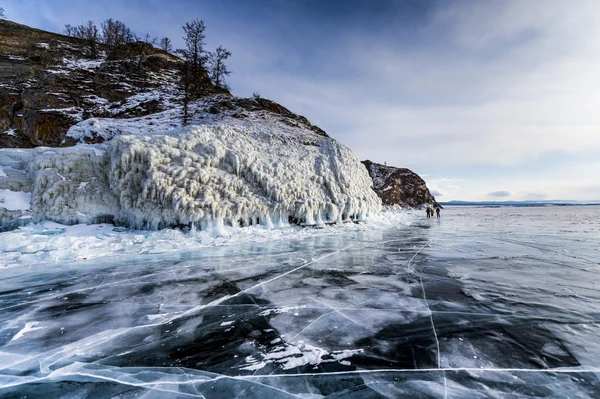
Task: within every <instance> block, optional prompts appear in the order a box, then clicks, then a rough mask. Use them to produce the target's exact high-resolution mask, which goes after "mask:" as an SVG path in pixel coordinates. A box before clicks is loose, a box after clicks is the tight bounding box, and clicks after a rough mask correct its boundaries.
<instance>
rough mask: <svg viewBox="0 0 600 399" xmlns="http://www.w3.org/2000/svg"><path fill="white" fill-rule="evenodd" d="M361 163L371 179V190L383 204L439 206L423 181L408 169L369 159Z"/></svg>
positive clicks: (413, 206)
mask: <svg viewBox="0 0 600 399" xmlns="http://www.w3.org/2000/svg"><path fill="white" fill-rule="evenodd" d="M362 163H363V165H365V166H366V168H367V170H368V171H369V175H370V176H371V179H373V190H374V191H375V192H376V193H377V195H378V196H379V198H381V200H382V202H383V204H384V205H388V206H393V205H399V206H401V207H406V208H419V207H422V206H433V207H437V206H439V205H438V203H437V202H436V200H435V197H434V196H433V195H432V194H431V193H430V192H429V189H428V188H427V184H426V183H425V181H424V180H423V179H421V177H419V175H417V174H416V173H414V172H413V171H411V170H410V169H406V168H396V167H393V166H386V165H382V164H379V163H375V162H371V161H369V160H366V161H362Z"/></svg>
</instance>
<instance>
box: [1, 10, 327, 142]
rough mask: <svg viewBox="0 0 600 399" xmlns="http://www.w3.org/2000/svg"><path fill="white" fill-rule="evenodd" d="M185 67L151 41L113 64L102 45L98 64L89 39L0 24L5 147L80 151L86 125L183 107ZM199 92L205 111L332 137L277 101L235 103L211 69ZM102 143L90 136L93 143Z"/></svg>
mask: <svg viewBox="0 0 600 399" xmlns="http://www.w3.org/2000/svg"><path fill="white" fill-rule="evenodd" d="M182 62H183V61H182V60H181V59H180V58H178V57H176V56H174V55H172V54H169V53H167V52H164V51H162V50H160V49H157V48H154V47H152V46H151V45H149V44H147V43H143V42H136V43H130V44H128V45H126V46H123V47H121V48H119V49H118V51H116V53H115V55H114V57H112V58H111V59H108V58H107V57H106V51H105V49H104V48H103V47H102V46H100V56H99V57H98V58H97V59H91V58H90V57H89V51H88V49H87V44H86V43H85V41H82V40H80V39H76V38H73V37H68V36H64V35H60V34H56V33H51V32H45V31H42V30H39V29H34V28H30V27H28V26H24V25H20V24H17V23H14V22H11V21H6V20H1V19H0V148H3V147H4V148H7V147H13V148H14V147H17V148H30V147H37V146H72V145H74V144H75V141H73V140H71V139H70V138H69V137H68V135H67V132H68V131H69V129H70V128H71V127H72V126H74V125H75V124H77V123H79V122H81V121H84V120H87V119H91V118H119V119H129V118H135V117H140V116H145V115H151V114H154V113H158V112H161V111H165V110H169V109H176V108H178V107H179V106H180V103H181V99H182V97H183V96H182V92H181V90H180V88H179V86H178V82H179V77H180V72H179V66H180V65H181V63H182ZM199 86H200V87H201V88H202V90H201V93H198V95H200V96H203V97H205V98H207V99H208V100H207V101H205V103H206V104H208V105H207V108H206V110H205V111H206V112H208V113H209V114H211V115H213V116H214V115H219V114H221V113H227V114H230V113H231V112H230V111H232V110H236V109H245V110H246V111H261V112H265V113H269V114H275V115H278V116H279V117H280V119H281V120H286V121H287V122H288V124H292V125H296V124H302V125H304V126H306V127H308V128H309V129H310V130H312V131H313V132H315V133H317V134H320V135H324V136H326V134H325V132H324V131H322V130H321V129H319V128H318V127H316V126H313V125H311V124H310V122H309V121H308V120H307V119H306V118H304V117H302V116H299V115H296V114H294V113H292V112H290V111H289V110H288V109H286V108H285V107H283V106H281V105H279V104H277V103H275V102H273V101H270V100H267V99H263V98H257V99H240V98H234V97H231V95H230V93H229V92H228V91H226V90H223V89H220V88H218V87H216V86H214V85H213V84H212V83H211V81H210V79H209V78H208V74H207V73H206V71H203V72H202V74H201V77H200V84H199ZM215 95H216V97H214V98H212V97H213V96H215ZM211 98H212V100H211ZM209 103H210V104H209ZM239 115H240V116H241V117H244V116H243V113H239ZM233 116H234V117H235V115H233ZM102 140H103V139H102V138H101V137H99V136H98V137H95V138H94V137H92V136H90V137H86V142H88V143H97V142H100V141H102Z"/></svg>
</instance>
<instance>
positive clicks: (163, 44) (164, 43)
mask: <svg viewBox="0 0 600 399" xmlns="http://www.w3.org/2000/svg"><path fill="white" fill-rule="evenodd" d="M159 47H160V48H161V49H163V50H165V51H166V52H167V53H172V52H173V44H172V43H171V39H169V38H168V37H163V38H162V39H160V43H159Z"/></svg>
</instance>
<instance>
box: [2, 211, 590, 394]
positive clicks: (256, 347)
mask: <svg viewBox="0 0 600 399" xmlns="http://www.w3.org/2000/svg"><path fill="white" fill-rule="evenodd" d="M461 212H463V210H457V211H456V214H455V215H453V214H452V212H450V211H447V212H446V214H445V218H443V219H442V220H441V221H437V220H433V221H430V220H427V221H417V223H416V224H415V225H414V226H410V227H398V228H390V229H387V230H380V231H349V232H348V233H346V234H337V235H322V236H312V237H309V238H304V239H299V240H292V241H277V242H271V243H264V244H260V245H258V244H252V243H248V244H243V245H238V246H231V247H228V248H205V249H204V250H202V251H198V252H193V251H192V252H187V253H179V254H177V256H172V257H171V258H164V257H148V256H147V257H138V258H127V259H128V260H127V262H122V261H119V260H104V261H99V260H95V261H87V262H81V263H66V264H54V265H52V264H47V265H40V266H33V267H31V268H6V269H3V270H0V272H1V276H0V278H1V281H2V284H1V286H0V323H1V324H0V393H1V394H2V395H0V396H7V397H15V396H16V397H18V396H24V395H27V396H28V397H39V396H44V397H110V396H119V397H133V396H143V397H156V398H163V397H211V398H213V397H216V398H218V397H223V398H230V397H239V398H244V397H275V398H277V397H281V398H292V397H294V398H298V397H303V398H305V397H315V398H316V397H327V396H332V397H334V396H335V397H344V398H346V397H350V398H352V397H356V398H359V397H360V398H363V397H388V398H396V397H403V396H405V397H435V398H443V397H447V398H465V397H469V398H478V397H480V398H486V397H527V396H529V397H538V396H543V397H554V398H563V397H590V398H593V397H598V396H599V395H600V384H599V382H598V375H600V374H598V373H600V362H599V361H598V359H599V358H600V346H599V345H597V344H596V341H597V337H598V334H599V333H600V331H598V328H597V327H596V325H597V323H598V315H599V312H600V294H598V291H597V289H596V284H597V282H598V277H597V272H598V270H597V268H598V263H597V257H596V258H595V257H594V256H596V255H595V253H594V252H593V251H594V249H593V248H592V247H593V246H592V243H593V241H594V240H595V239H597V234H598V231H600V230H598V224H590V225H589V227H590V229H591V230H583V231H582V230H578V231H577V232H575V233H572V234H569V233H564V232H561V233H560V234H558V233H556V234H554V233H553V231H552V230H550V227H552V228H554V229H555V231H556V230H557V229H562V230H566V229H568V228H569V226H573V225H575V226H581V224H580V223H579V221H580V220H581V219H585V220H588V219H589V218H590V215H589V214H578V213H575V214H574V215H571V217H570V218H564V219H560V218H559V220H558V221H555V223H547V225H545V226H546V228H544V229H539V230H538V229H537V228H536V229H533V228H531V227H529V229H526V228H524V226H525V227H526V226H527V224H525V225H524V221H523V214H517V215H513V216H511V215H510V214H508V215H506V214H501V215H496V216H495V217H496V218H500V217H502V219H503V223H502V224H501V225H495V224H494V223H495V220H496V219H493V218H491V217H490V216H489V214H490V213H491V212H498V213H500V212H502V210H494V211H490V210H486V211H485V213H484V212H483V211H480V212H481V213H480V214H478V213H477V212H478V211H477V210H472V211H470V212H471V213H473V214H472V215H466V214H461ZM511 212H512V211H511ZM521 212H533V211H532V210H524V211H521ZM538 212H540V214H539V215H535V216H536V218H533V217H531V218H530V220H539V219H540V218H542V219H543V218H544V217H547V216H548V215H546V214H544V213H543V212H548V211H547V210H543V209H542V210H538ZM572 212H575V211H572ZM588 212H590V211H589V210H588ZM526 216H527V215H526ZM597 216H598V215H595V217H596V220H599V218H598V217H597ZM488 217H490V220H489V221H488V223H489V225H481V224H482V221H483V220H486V219H485V218H488ZM578 217H579V218H580V219H577V218H578ZM552 220H555V219H552ZM536 223H542V222H541V221H538V222H536ZM532 224H535V223H533V222H532ZM490 225H491V227H490ZM492 228H493V229H496V230H495V231H494V230H492ZM539 232H542V233H543V235H539ZM575 238H576V239H577V240H578V241H575ZM594 262H596V263H594Z"/></svg>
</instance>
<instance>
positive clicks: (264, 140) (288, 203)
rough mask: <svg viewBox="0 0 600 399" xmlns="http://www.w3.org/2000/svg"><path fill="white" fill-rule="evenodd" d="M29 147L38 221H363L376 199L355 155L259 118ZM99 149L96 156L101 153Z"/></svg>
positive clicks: (142, 225) (200, 224) (377, 206)
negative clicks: (102, 140) (69, 144)
mask: <svg viewBox="0 0 600 399" xmlns="http://www.w3.org/2000/svg"><path fill="white" fill-rule="evenodd" d="M140 127H141V129H140V131H139V133H138V134H137V135H125V136H117V137H115V138H113V139H112V140H110V141H108V142H106V143H104V144H102V145H80V146H76V147H71V148H52V149H49V148H45V149H44V148H38V149H35V150H31V151H32V152H31V158H30V160H29V162H28V165H27V170H28V173H29V176H30V178H31V181H32V197H31V210H32V213H33V217H34V219H35V220H38V221H39V220H52V221H55V222H59V223H64V224H75V223H97V222H107V221H111V219H112V221H114V222H115V223H117V224H121V225H124V226H127V227H131V228H135V229H160V228H164V227H171V226H182V225H185V226H191V225H193V226H195V227H196V228H201V229H205V228H207V227H211V228H219V226H221V225H223V224H225V225H232V226H238V225H252V224H257V223H260V224H263V225H266V226H272V225H276V226H277V225H285V224H288V223H290V222H292V223H298V224H306V225H320V224H323V223H332V222H342V221H348V220H362V219H364V218H365V217H367V216H369V215H371V214H374V213H378V212H380V210H381V202H380V199H379V198H378V197H377V195H376V194H375V192H374V191H373V190H371V184H372V181H371V179H370V178H369V175H368V173H367V170H366V169H365V167H364V166H363V165H362V164H361V163H360V162H359V160H358V159H357V158H356V156H355V155H354V154H353V153H352V151H350V150H349V149H348V148H346V147H345V146H343V145H341V144H340V143H338V142H337V141H335V140H333V139H331V138H329V137H324V136H320V135H317V134H315V133H313V132H311V131H309V130H307V129H303V128H299V127H291V126H286V125H284V124H283V123H280V122H274V121H268V120H264V121H261V122H260V123H255V122H250V121H232V120H229V121H227V122H222V123H211V124H208V125H199V126H190V127H186V128H182V129H176V130H174V131H170V132H167V133H164V134H157V133H153V134H152V135H144V131H143V126H140ZM100 148H101V149H102V150H104V151H100V150H99V149H100Z"/></svg>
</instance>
